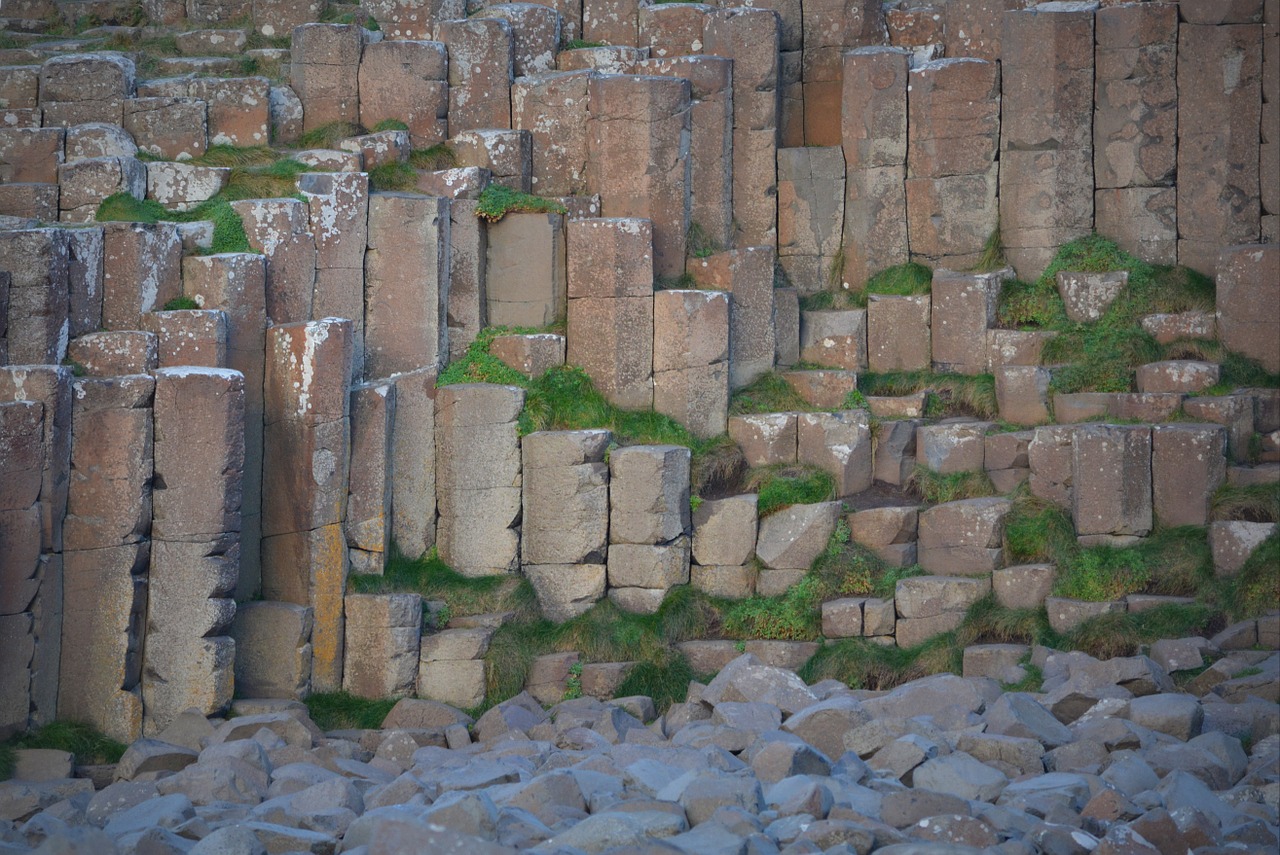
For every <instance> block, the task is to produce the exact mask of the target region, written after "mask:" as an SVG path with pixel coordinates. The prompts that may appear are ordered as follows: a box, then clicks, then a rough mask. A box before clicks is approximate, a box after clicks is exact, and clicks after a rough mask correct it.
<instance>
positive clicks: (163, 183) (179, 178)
mask: <svg viewBox="0 0 1280 855" xmlns="http://www.w3.org/2000/svg"><path fill="white" fill-rule="evenodd" d="M146 170H147V198H148V199H154V200H156V201H157V202H159V203H160V204H161V205H163V206H165V207H166V208H168V209H169V210H171V211H190V210H191V209H192V208H195V207H196V206H197V205H199V204H200V203H201V202H206V201H208V200H209V199H211V198H212V197H214V196H216V195H217V194H218V193H219V192H221V190H222V188H223V187H225V186H226V185H227V179H228V178H229V177H230V175H231V170H230V169H229V168H226V167H214V166H189V165H187V164H185V163H149V164H147V167H146Z"/></svg>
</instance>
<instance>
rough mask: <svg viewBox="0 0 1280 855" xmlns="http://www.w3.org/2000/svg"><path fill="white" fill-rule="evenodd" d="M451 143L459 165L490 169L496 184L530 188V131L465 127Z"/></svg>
mask: <svg viewBox="0 0 1280 855" xmlns="http://www.w3.org/2000/svg"><path fill="white" fill-rule="evenodd" d="M449 147H450V148H452V149H453V151H454V156H455V158H456V162H457V164H458V166H461V167H478V168H481V169H487V170H489V173H490V176H491V177H492V181H493V183H494V184H500V185H502V186H504V187H509V188H511V189H512V190H517V191H519V192H521V193H528V192H529V190H530V188H531V181H530V179H531V172H532V160H533V138H532V135H531V134H530V133H529V131H525V130H472V131H464V132H462V133H460V134H457V135H456V136H454V138H453V139H452V140H450V141H449ZM539 189H540V188H539ZM540 192H541V189H540ZM504 219H505V218H504Z"/></svg>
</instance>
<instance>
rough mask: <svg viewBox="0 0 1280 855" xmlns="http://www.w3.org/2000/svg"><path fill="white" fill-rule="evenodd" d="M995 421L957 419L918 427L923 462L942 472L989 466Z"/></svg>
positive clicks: (935, 470)
mask: <svg viewBox="0 0 1280 855" xmlns="http://www.w3.org/2000/svg"><path fill="white" fill-rule="evenodd" d="M991 428H992V424H991V422H980V421H973V420H971V419H954V420H947V421H944V422H941V423H940V424H936V425H925V426H922V427H920V428H919V429H918V430H917V431H916V442H917V457H918V458H919V460H920V465H922V466H924V467H926V468H928V469H931V470H933V471H934V472H937V473H939V474H940V475H949V474H951V473H953V472H978V471H981V470H982V469H983V468H984V466H985V459H986V436H987V433H988V432H989V431H990V430H991Z"/></svg>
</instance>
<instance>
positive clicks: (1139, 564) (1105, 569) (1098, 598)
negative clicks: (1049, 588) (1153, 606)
mask: <svg viewBox="0 0 1280 855" xmlns="http://www.w3.org/2000/svg"><path fill="white" fill-rule="evenodd" d="M1150 581H1151V568H1150V567H1149V566H1148V565H1147V562H1146V559H1145V557H1144V556H1143V555H1142V553H1141V551H1139V550H1138V549H1136V548H1134V547H1128V548H1124V549H1117V548H1114V547H1110V546H1091V547H1087V548H1085V549H1082V550H1080V552H1079V553H1078V554H1076V555H1074V556H1068V557H1066V558H1065V559H1063V560H1061V561H1060V563H1059V564H1058V579H1057V581H1056V582H1055V583H1054V586H1053V594H1054V596H1056V597H1067V598H1069V599H1073V600H1087V601H1089V602H1095V603H1097V602H1106V601H1108V600H1118V599H1120V598H1121V597H1123V596H1124V595H1125V594H1135V593H1138V592H1140V591H1143V590H1145V589H1146V586H1147V583H1148V582H1150Z"/></svg>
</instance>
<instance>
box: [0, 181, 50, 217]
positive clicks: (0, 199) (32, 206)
mask: <svg viewBox="0 0 1280 855" xmlns="http://www.w3.org/2000/svg"><path fill="white" fill-rule="evenodd" d="M0 215H4V216H7V217H20V218H22V219H27V220H44V221H47V222H53V221H56V220H57V219H58V185H57V184H0Z"/></svg>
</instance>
